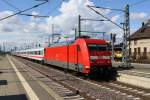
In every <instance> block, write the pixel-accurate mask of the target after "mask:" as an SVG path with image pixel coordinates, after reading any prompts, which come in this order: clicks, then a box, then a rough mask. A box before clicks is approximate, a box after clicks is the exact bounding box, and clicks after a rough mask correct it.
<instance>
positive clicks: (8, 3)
mask: <svg viewBox="0 0 150 100" xmlns="http://www.w3.org/2000/svg"><path fill="white" fill-rule="evenodd" d="M2 1H3V2H4V3H6V4H7V5H9V6H10V7H12V8H13V9H15V10H17V11H21V10H20V9H19V8H17V7H16V6H14V5H13V4H11V3H10V2H8V1H7V0H2ZM36 1H37V0H36ZM19 15H23V16H33V17H40V18H49V16H42V15H33V14H26V13H20V14H19Z"/></svg>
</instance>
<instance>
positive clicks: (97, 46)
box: [88, 44, 108, 51]
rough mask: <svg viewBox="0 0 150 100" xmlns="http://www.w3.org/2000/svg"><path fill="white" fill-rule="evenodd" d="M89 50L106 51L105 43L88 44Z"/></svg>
mask: <svg viewBox="0 0 150 100" xmlns="http://www.w3.org/2000/svg"><path fill="white" fill-rule="evenodd" d="M88 49H89V51H95V50H96V51H107V50H108V48H107V45H100V44H88Z"/></svg>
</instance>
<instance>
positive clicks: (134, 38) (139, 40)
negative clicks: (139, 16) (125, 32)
mask: <svg viewBox="0 0 150 100" xmlns="http://www.w3.org/2000/svg"><path fill="white" fill-rule="evenodd" d="M130 41H131V42H130V43H131V44H130V52H131V57H132V59H133V60H134V61H138V62H150V20H148V21H147V22H146V23H142V26H141V28H139V29H138V30H137V31H136V32H135V33H133V34H132V35H131V36H130Z"/></svg>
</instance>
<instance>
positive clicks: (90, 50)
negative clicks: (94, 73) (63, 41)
mask: <svg viewBox="0 0 150 100" xmlns="http://www.w3.org/2000/svg"><path fill="white" fill-rule="evenodd" d="M107 48H108V45H107V43H106V41H105V40H98V39H85V38H78V39H77V40H76V41H74V43H72V44H69V45H62V46H57V47H48V48H45V50H44V52H45V53H44V59H45V62H46V63H48V62H49V63H50V64H54V65H58V66H60V67H63V66H64V68H66V66H67V64H69V69H71V70H75V71H79V72H81V73H85V74H89V73H90V71H91V68H92V67H97V68H103V67H112V64H111V58H110V57H111V53H110V52H109V51H108V49H107Z"/></svg>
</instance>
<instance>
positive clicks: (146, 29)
mask: <svg viewBox="0 0 150 100" xmlns="http://www.w3.org/2000/svg"><path fill="white" fill-rule="evenodd" d="M129 39H130V40H138V39H150V20H148V21H147V23H146V24H144V23H143V24H142V27H141V28H140V29H138V30H137V31H136V32H134V33H133V34H132V35H131V36H130V38H129Z"/></svg>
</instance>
